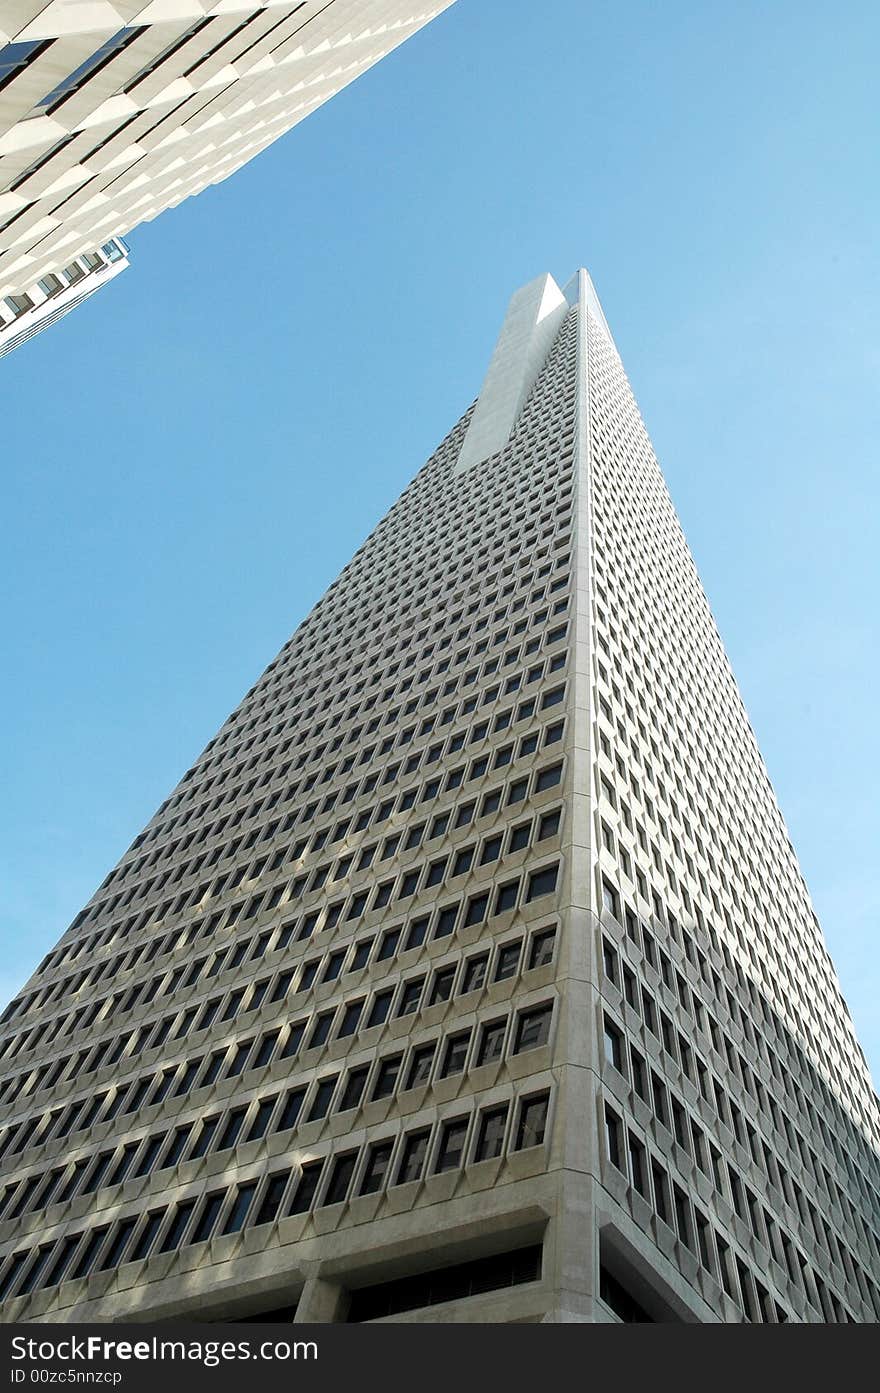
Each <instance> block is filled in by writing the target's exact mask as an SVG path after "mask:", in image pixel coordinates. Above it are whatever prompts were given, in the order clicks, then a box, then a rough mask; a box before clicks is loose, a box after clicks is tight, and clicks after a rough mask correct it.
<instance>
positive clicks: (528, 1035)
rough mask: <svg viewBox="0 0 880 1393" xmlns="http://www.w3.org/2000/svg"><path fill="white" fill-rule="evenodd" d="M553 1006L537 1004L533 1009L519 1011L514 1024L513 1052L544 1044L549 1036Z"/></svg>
mask: <svg viewBox="0 0 880 1393" xmlns="http://www.w3.org/2000/svg"><path fill="white" fill-rule="evenodd" d="M552 1014H553V1007H552V1005H551V1004H550V1003H547V1004H546V1005H544V1006H537V1007H535V1008H534V1009H533V1010H530V1011H523V1012H521V1014H520V1016H519V1018H518V1020H517V1024H516V1040H515V1044H514V1047H513V1052H514V1054H521V1053H522V1052H523V1051H524V1050H534V1049H537V1048H538V1047H539V1046H540V1045H545V1044H546V1043H547V1041H548V1039H549V1038H550V1019H551V1016H552Z"/></svg>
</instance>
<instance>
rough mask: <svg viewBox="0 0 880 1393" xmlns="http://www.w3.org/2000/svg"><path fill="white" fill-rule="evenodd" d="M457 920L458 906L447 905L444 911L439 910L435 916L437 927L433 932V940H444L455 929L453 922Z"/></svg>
mask: <svg viewBox="0 0 880 1393" xmlns="http://www.w3.org/2000/svg"><path fill="white" fill-rule="evenodd" d="M457 918H458V905H449V906H447V908H446V909H441V911H440V913H439V914H438V916H437V927H436V929H435V930H434V937H435V938H446V937H447V936H448V935H449V934H451V933H452V931H453V929H454V928H455V921H456V919H457Z"/></svg>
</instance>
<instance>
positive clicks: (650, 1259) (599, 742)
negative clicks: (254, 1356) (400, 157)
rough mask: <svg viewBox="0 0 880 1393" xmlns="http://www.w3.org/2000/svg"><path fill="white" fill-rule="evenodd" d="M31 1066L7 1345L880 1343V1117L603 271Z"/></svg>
mask: <svg viewBox="0 0 880 1393" xmlns="http://www.w3.org/2000/svg"><path fill="white" fill-rule="evenodd" d="M2 1032H3V1033H2V1039H0V1067H2V1069H3V1082H2V1087H0V1104H2V1108H3V1113H4V1117H5V1121H4V1123H3V1131H2V1136H0V1156H2V1159H0V1164H2V1167H3V1171H4V1176H5V1180H4V1187H5V1188H4V1189H3V1191H2V1198H0V1300H2V1302H3V1306H2V1312H3V1318H4V1319H6V1320H16V1319H23V1320H29V1321H42V1320H61V1321H67V1320H86V1319H94V1320H109V1319H133V1320H139V1321H149V1320H155V1319H160V1318H185V1317H187V1316H190V1315H192V1314H194V1313H196V1312H198V1316H199V1319H206V1318H208V1319H211V1318H214V1319H218V1320H220V1319H224V1318H227V1319H228V1318H237V1319H252V1318H256V1317H259V1316H263V1317H264V1318H265V1317H267V1316H273V1317H275V1318H284V1319H292V1320H297V1321H316V1320H317V1321H350V1322H359V1321H370V1320H381V1319H390V1320H408V1321H490V1320H491V1321H494V1320H502V1321H613V1320H623V1321H645V1320H667V1321H668V1320H676V1321H678V1320H680V1321H696V1322H712V1321H725V1322H737V1321H742V1320H749V1321H766V1322H777V1321H809V1322H838V1321H856V1322H863V1321H874V1320H877V1319H878V1317H880V1290H878V1253H880V1250H878V1242H880V1240H878V1192H880V1172H878V1154H877V1149H876V1148H877V1142H878V1108H877V1100H876V1098H875V1095H874V1093H873V1091H872V1088H871V1083H870V1079H869V1076H868V1071H867V1069H866V1066H865V1063H864V1060H863V1057H862V1054H861V1051H860V1049H859V1046H858V1043H857V1041H856V1038H855V1034H854V1031H853V1027H852V1024H851V1022H850V1018H849V1015H848V1013H847V1009H846V1006H845V1004H844V1002H843V1000H842V998H841V995H840V991H839V988H838V984H837V980H836V978H835V975H834V971H833V968H832V966H831V963H830V961H829V958H828V955H827V952H826V950H825V947H824V944H823V941H822V936H821V933H820V930H819V926H818V924H817V922H816V919H815V915H814V913H813V910H812V908H811V906H810V901H809V898H808V895H807V891H806V888H805V886H804V883H803V880H802V878H801V875H800V872H799V870H798V865H797V861H796V859H795V855H794V852H793V850H792V848H791V844H790V842H789V839H788V835H787V833H786V829H785V824H784V822H783V820H782V816H781V814H780V812H779V809H778V807H777V805H776V801H775V799H774V796H773V791H772V789H771V786H770V783H769V780H768V778H767V774H766V772H765V769H764V766H763V763H762V761H761V757H760V754H759V752H758V749H757V745H756V743H755V739H754V735H753V733H752V730H751V728H750V726H749V722H748V719H747V717H746V714H745V711H744V709H743V705H742V701H741V699H740V697H739V694H738V692H737V688H736V684H735V681H734V678H733V675H732V673H731V670H730V667H729V665H728V662H727V659H726V657H725V654H724V650H723V648H722V645H721V641H720V639H719V637H718V634H717V631H716V629H715V625H714V623H713V620H712V616H711V613H710V610H709V606H708V603H707V600H706V597H705V595H704V593H703V590H702V588H701V585H700V581H699V578H698V576H697V572H696V569H695V567H694V563H693V560H692V558H691V556H690V553H689V551H688V548H687V545H686V543H685V540H684V537H683V535H682V532H681V528H680V526H679V523H678V520H677V518H676V515H675V512H674V510H673V507H672V504H671V502H670V499H669V496H668V493H667V491H666V487H665V485H664V482H663V478H662V476H661V473H660V470H659V467H658V465H657V461H656V459H655V457H654V454H653V451H652V449H651V446H650V443H649V440H648V437H647V434H646V432H645V429H644V426H643V425H642V422H641V419H640V417H639V413H638V409H637V407H636V404H635V401H634V399H633V396H632V393H631V391H630V388H629V385H628V383H627V379H626V376H625V374H624V371H623V368H622V366H621V363H620V359H619V357H618V355H617V352H616V350H615V347H614V343H613V341H612V339H611V336H610V333H609V331H608V327H607V325H606V323H605V319H604V316H603V314H602V311H601V309H600V307H599V303H598V301H597V298H596V295H595V292H594V290H593V287H592V284H591V282H590V279H589V277H588V276H587V274H586V273H585V272H583V271H582V272H579V273H578V275H577V276H576V277H575V278H574V279H573V281H572V282H571V283H570V284H569V286H568V287H567V288H566V290H565V291H563V290H560V289H559V287H558V286H557V285H556V284H555V283H554V281H553V280H552V279H551V278H550V277H549V276H544V277H541V278H540V279H539V280H537V281H535V282H533V283H532V284H530V285H527V286H526V287H525V288H524V289H522V290H520V291H519V292H517V294H516V295H514V297H513V300H512V302H511V305H510V309H509V311H508V314H507V318H506V320H505V322H504V325H503V328H502V331H501V335H500V338H499V340H498V344H497V348H496V350H495V353H494V356H493V358H492V361H491V363H490V366H489V370H488V373H487V376H486V379H485V383H484V385H483V389H482V391H481V393H480V396H479V398H478V400H477V402H476V404H475V405H474V406H473V407H472V408H471V409H470V410H469V411H468V412H466V414H465V415H464V416H463V417H462V419H461V420H460V421H459V422H458V424H457V425H456V426H455V427H454V428H453V429H452V431H451V433H450V434H449V435H448V436H447V438H446V440H444V442H443V443H442V444H441V446H440V447H439V449H438V450H437V451H436V453H435V454H434V455H433V456H432V457H431V459H430V460H429V461H428V463H427V464H426V465H425V466H424V468H423V469H422V470H421V471H420V472H419V473H418V474H417V476H416V478H415V479H414V481H413V483H412V484H411V485H410V486H409V488H408V489H407V490H406V491H405V493H404V494H403V495H402V497H401V498H400V499H399V500H398V502H397V503H396V504H395V505H394V507H393V508H392V509H391V511H390V512H389V513H388V515H387V517H386V518H385V519H384V520H383V521H382V522H381V523H380V524H379V526H378V527H377V528H376V530H375V531H374V532H373V534H372V535H371V536H370V537H369V539H368V540H367V541H366V542H365V543H364V545H363V547H362V548H361V549H360V551H359V552H358V553H357V555H356V556H355V557H354V559H353V560H352V561H351V562H350V564H349V565H348V566H347V567H346V568H345V570H344V571H343V572H342V574H341V576H340V577H339V579H338V580H337V581H336V582H335V583H334V584H333V585H332V586H331V587H330V589H329V590H328V592H327V594H326V595H325V596H324V597H323V599H322V600H321V601H320V602H319V603H318V604H317V605H316V606H315V608H314V610H313V611H312V613H311V614H310V615H309V617H308V618H307V619H306V620H305V622H304V623H303V624H302V625H301V626H300V627H299V629H298V630H297V631H296V633H295V634H294V636H293V637H292V638H291V640H290V641H289V643H288V644H287V645H286V646H285V647H284V648H283V649H282V651H281V653H280V654H279V655H278V657H277V658H276V659H275V660H274V661H273V662H272V663H271V664H270V665H269V667H268V668H267V669H266V671H265V673H264V674H263V676H262V677H261V678H260V680H259V681H258V682H257V684H256V685H255V686H254V687H253V688H252V689H251V691H250V692H248V694H247V696H246V697H245V698H244V700H243V702H242V703H241V705H240V706H239V707H238V709H237V710H236V711H235V712H234V713H233V714H232V716H230V718H229V720H228V721H227V722H226V724H225V725H224V726H223V728H222V729H221V731H220V732H219V734H218V735H217V736H216V737H215V738H214V739H213V740H212V741H211V742H210V744H209V745H208V746H207V748H206V749H205V751H204V753H203V754H202V755H201V757H200V758H199V759H198V760H197V762H196V763H195V764H194V765H193V767H192V768H191V769H190V770H189V771H188V772H187V773H186V774H185V775H184V777H183V778H182V780H181V781H180V783H179V785H178V786H177V788H176V789H175V791H174V792H173V793H172V795H171V797H170V798H169V799H168V800H167V802H166V803H164V804H163V805H162V807H161V808H160V809H159V811H158V812H157V814H156V816H155V817H154V818H153V820H152V821H151V822H150V824H149V826H148V827H147V828H146V829H145V830H144V832H143V833H142V834H141V835H140V836H139V837H137V839H136V840H135V842H134V843H133V845H132V846H131V848H130V849H129V851H128V852H127V853H126V854H125V856H123V858H122V860H121V861H120V863H119V864H118V866H116V868H115V869H114V870H113V871H111V873H110V874H109V875H108V876H107V879H106V880H105V881H104V883H103V885H102V886H101V887H100V889H99V890H98V891H97V893H96V894H95V895H94V897H93V898H92V900H91V902H90V903H89V904H88V905H87V907H86V908H85V909H84V910H83V912H82V913H81V914H80V915H79V916H78V918H77V919H76V920H75V921H74V923H73V924H72V925H71V927H70V928H69V929H68V930H67V932H66V933H65V934H64V935H63V937H62V938H61V940H60V942H59V944H58V946H57V947H56V948H55V949H54V950H53V952H51V953H50V954H49V956H48V957H47V958H46V960H45V961H44V962H43V963H42V965H41V967H40V968H39V970H38V971H37V973H36V974H35V975H34V976H33V978H32V979H31V981H30V982H29V983H28V984H27V986H26V987H25V988H24V990H23V991H22V993H21V995H20V996H19V997H18V998H17V999H16V1000H15V1001H14V1002H13V1003H12V1005H11V1006H10V1007H9V1008H8V1010H7V1011H6V1013H5V1015H4V1017H3V1020H2Z"/></svg>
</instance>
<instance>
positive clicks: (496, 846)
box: [480, 837, 502, 866]
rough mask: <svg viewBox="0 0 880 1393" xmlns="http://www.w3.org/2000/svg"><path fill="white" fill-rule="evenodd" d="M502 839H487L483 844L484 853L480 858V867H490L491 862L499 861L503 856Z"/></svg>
mask: <svg viewBox="0 0 880 1393" xmlns="http://www.w3.org/2000/svg"><path fill="white" fill-rule="evenodd" d="M501 840H502V839H501V837H487V838H486V840H485V842H484V843H483V852H482V855H481V856H480V865H481V866H485V865H488V863H489V862H490V861H497V860H498V857H499V856H500V855H501Z"/></svg>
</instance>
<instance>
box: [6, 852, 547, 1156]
mask: <svg viewBox="0 0 880 1393" xmlns="http://www.w3.org/2000/svg"><path fill="white" fill-rule="evenodd" d="M558 871H559V863H558V862H552V863H550V864H549V865H546V866H542V867H539V868H538V869H536V870H534V871H531V872H529V873H528V875H527V876H526V877H520V876H516V877H515V878H513V879H512V880H510V881H507V882H506V883H505V884H503V885H501V886H499V887H497V888H496V889H495V890H494V891H493V890H484V891H478V892H477V893H475V894H473V895H471V896H469V897H468V899H467V900H466V901H459V902H458V903H455V904H450V905H441V906H439V907H438V908H437V909H436V910H434V911H432V912H430V913H428V914H427V915H422V916H419V917H417V918H416V919H414V920H413V921H412V922H411V924H410V926H409V929H408V932H407V939H406V943H405V948H406V949H409V948H415V947H418V946H420V944H421V943H422V942H424V941H426V939H427V940H430V941H432V942H436V941H438V940H440V939H442V938H447V937H449V936H451V935H452V934H453V933H455V932H456V929H460V930H462V931H463V930H465V929H468V928H473V927H475V926H477V925H479V924H482V923H484V922H485V920H486V919H487V918H489V916H490V914H491V915H494V916H497V915H501V914H506V913H511V912H512V911H513V910H515V909H516V907H517V904H518V902H519V901H520V891H521V886H524V891H523V894H522V904H523V905H528V904H532V903H534V902H535V901H537V900H539V899H541V898H543V897H544V896H547V895H550V894H553V893H554V891H555V889H556V882H557V877H558ZM382 888H383V887H382V886H379V887H378V890H379V891H381V890H382ZM399 898H401V897H400V896H398V899H399ZM388 899H390V894H389V896H388ZM386 902H387V900H382V901H381V903H382V904H384V903H386ZM357 903H358V901H357V897H355V898H354V899H353V900H352V901H351V902H350V906H349V912H348V915H347V920H346V922H349V921H351V920H352V919H357V918H358V917H359V913H356V912H355V911H356V910H357ZM341 910H342V904H337V905H331V906H329V908H328V910H327V911H324V912H323V913H324V922H323V924H322V928H324V929H331V928H335V927H336V924H337V923H338V922H339V920H340V918H341ZM394 932H395V931H394V930H392V931H390V933H391V934H393V933H394ZM386 942H387V944H388V948H387V949H386V956H391V954H392V952H393V951H395V950H396V948H397V945H398V942H399V940H396V939H394V938H391V937H388V938H386ZM346 951H347V950H339V952H338V954H337V955H336V957H335V958H334V959H333V963H334V967H333V972H334V975H338V973H339V972H340V971H341V969H342V964H343V962H344V958H345V953H346ZM380 952H381V949H380ZM197 966H198V964H195V965H193V966H192V967H191V968H190V969H189V971H188V972H187V971H186V970H185V969H184V968H181V969H179V972H178V974H177V980H176V981H175V982H174V987H178V986H180V987H181V989H188V988H189V987H190V985H191V983H192V981H193V980H194V968H195V967H197ZM328 966H329V965H328ZM316 974H317V966H316V965H315V963H314V962H311V963H305V964H304V965H303V967H302V968H301V969H294V968H291V969H287V970H285V971H283V972H281V973H279V974H277V975H275V976H274V977H273V976H268V977H265V978H262V979H261V980H259V981H256V982H254V983H252V984H251V985H250V986H249V987H239V988H235V989H234V990H233V991H231V992H230V993H229V994H228V995H227V996H225V997H222V996H221V997H216V998H213V999H212V1000H209V1001H206V1002H205V1003H204V1004H203V1005H202V1006H201V1007H195V1006H193V1007H189V1008H188V1009H187V1010H186V1011H185V1012H184V1014H183V1015H182V1017H181V1018H180V1019H179V1020H178V1021H177V1025H176V1030H175V1038H179V1037H181V1036H185V1035H188V1034H190V1033H191V1032H192V1031H199V1030H205V1029H207V1028H208V1027H209V1026H211V1025H212V1024H214V1023H215V1022H216V1021H225V1020H232V1019H236V1018H237V1017H238V1016H240V1015H241V1014H244V1013H246V1012H249V1011H252V1010H256V1009H258V1008H259V1007H261V1006H262V1005H263V1003H264V1002H266V1001H270V1002H280V1001H282V1000H284V999H285V998H286V997H287V995H288V994H289V992H290V990H291V988H292V987H293V983H294V980H295V979H296V978H297V977H298V978H299V980H298V982H297V986H296V991H297V992H299V991H303V990H305V989H306V988H308V987H310V986H311V985H312V984H313V982H314V980H315V976H316ZM198 975H199V974H198V973H195V976H198ZM172 976H174V974H172ZM156 985H157V986H158V983H156ZM147 988H148V984H146V983H143V984H140V985H138V986H134V987H132V988H131V989H130V990H129V992H128V993H125V994H123V995H122V997H121V998H116V999H115V1000H111V1003H110V1004H111V1009H110V1010H109V1011H106V1012H105V1014H104V1016H103V1017H102V1021H101V1024H102V1025H108V1024H109V1023H110V1020H111V1018H112V1017H114V1016H116V1017H119V1016H121V1015H122V1014H123V1013H127V1012H129V1011H131V1010H132V1009H133V1007H134V1006H135V1005H136V1004H137V1005H138V1006H139V1008H141V1009H142V1008H143V1006H144V1004H145V1003H146V1002H148V1001H149V1000H150V999H151V995H150V994H148V989H147ZM102 1005H104V1003H103V1002H97V1003H93V1004H92V1006H89V1007H84V1008H82V1011H81V1012H79V1013H77V1014H78V1016H79V1017H80V1019H79V1020H78V1025H79V1026H80V1028H82V1027H84V1026H86V1025H88V1024H91V1023H92V1022H93V1021H95V1020H96V1019H97V1017H98V1014H99V1012H100V1011H101V1008H102ZM221 1008H222V1009H221ZM175 1019H176V1017H175V1016H169V1017H167V1018H166V1019H165V1020H163V1021H160V1022H158V1023H155V1024H153V1023H151V1024H150V1025H149V1026H147V1027H144V1028H143V1029H144V1031H145V1032H146V1034H145V1035H144V1037H143V1041H142V1043H141V1044H140V1045H139V1048H147V1040H149V1047H150V1048H154V1047H157V1046H158V1045H160V1044H163V1043H164V1040H165V1039H166V1038H167V1037H168V1035H169V1034H170V1032H171V1030H172V1027H173V1026H174V1023H175ZM369 1023H370V1024H379V1023H381V1022H380V1021H379V1020H378V1019H377V1020H375V1021H373V1020H371V1021H370V1022H369ZM55 1033H56V1032H54V1031H51V1030H50V1031H47V1032H46V1035H45V1037H44V1038H46V1039H47V1040H48V1039H51V1038H53V1036H54V1035H55ZM58 1033H60V1032H58ZM106 1043H107V1045H108V1050H107V1061H108V1062H113V1061H112V1047H113V1041H108V1042H106ZM116 1043H117V1044H118V1037H117V1041H116ZM0 1154H2V1151H0Z"/></svg>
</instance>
